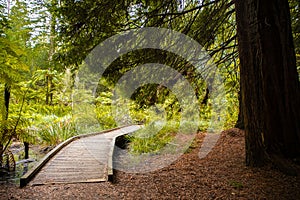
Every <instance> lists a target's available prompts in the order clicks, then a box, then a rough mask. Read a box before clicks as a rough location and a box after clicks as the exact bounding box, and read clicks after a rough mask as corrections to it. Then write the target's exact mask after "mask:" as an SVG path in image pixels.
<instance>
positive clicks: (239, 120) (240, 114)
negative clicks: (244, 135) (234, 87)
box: [235, 89, 245, 130]
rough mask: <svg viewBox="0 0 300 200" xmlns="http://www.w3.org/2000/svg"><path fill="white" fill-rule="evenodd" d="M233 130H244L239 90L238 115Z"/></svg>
mask: <svg viewBox="0 0 300 200" xmlns="http://www.w3.org/2000/svg"><path fill="white" fill-rule="evenodd" d="M235 128H239V129H243V130H244V129H245V123H244V114H243V107H242V95H241V89H240V92H239V115H238V119H237V121H236V124H235Z"/></svg>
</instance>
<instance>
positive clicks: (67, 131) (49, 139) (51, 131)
mask: <svg viewBox="0 0 300 200" xmlns="http://www.w3.org/2000/svg"><path fill="white" fill-rule="evenodd" d="M39 120H40V121H36V122H35V123H36V126H34V127H31V130H32V131H34V132H36V133H37V135H38V137H39V139H40V140H41V141H42V143H46V144H48V145H57V144H59V143H60V142H63V141H65V140H67V139H68V138H70V137H73V136H75V135H77V130H76V126H75V123H74V121H73V119H72V117H71V116H69V115H66V116H64V117H58V116H56V115H47V116H44V117H41V118H40V119H39Z"/></svg>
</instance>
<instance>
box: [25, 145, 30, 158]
mask: <svg viewBox="0 0 300 200" xmlns="http://www.w3.org/2000/svg"><path fill="white" fill-rule="evenodd" d="M24 152H25V156H24V159H28V158H29V143H28V142H24Z"/></svg>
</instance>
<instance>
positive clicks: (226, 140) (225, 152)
mask: <svg viewBox="0 0 300 200" xmlns="http://www.w3.org/2000/svg"><path fill="white" fill-rule="evenodd" d="M203 138H204V134H203V133H199V134H198V135H197V138H196V141H197V142H196V143H195V144H194V145H193V146H194V148H192V149H191V150H190V151H189V153H186V154H184V155H183V156H181V157H180V159H179V160H177V161H176V162H174V163H173V164H172V165H170V166H168V167H166V168H163V169H161V170H158V171H155V172H152V173H147V174H128V173H124V172H120V171H118V172H117V173H116V174H115V175H116V180H115V183H110V182H105V183H85V184H64V185H63V184H61V185H59V184H58V185H48V186H34V187H30V186H27V187H25V188H22V189H20V188H18V186H15V185H0V199H268V200H269V199H280V200H281V199H300V177H299V176H298V177H289V176H285V175H283V174H282V173H280V172H278V171H277V170H276V169H272V168H271V167H265V168H262V169H251V168H247V167H245V165H244V140H243V133H242V132H241V131H239V130H237V129H231V130H229V131H226V132H225V133H223V134H222V137H221V138H220V139H219V141H218V144H217V146H216V147H215V148H214V149H213V151H212V152H211V153H209V154H208V156H207V157H205V158H204V159H201V160H200V159H199V157H198V153H199V147H200V144H201V141H202V140H203ZM299 173H300V170H299Z"/></svg>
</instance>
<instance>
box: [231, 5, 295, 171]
mask: <svg viewBox="0 0 300 200" xmlns="http://www.w3.org/2000/svg"><path fill="white" fill-rule="evenodd" d="M235 5H236V18H237V28H238V29H237V33H238V41H239V56H240V65H241V66H240V75H241V106H242V111H243V116H244V123H245V134H246V136H245V139H246V164H247V165H250V166H259V165H262V164H264V163H265V162H266V161H269V160H270V158H271V159H272V158H273V155H275V156H276V157H277V156H279V157H285V158H295V157H298V156H299V155H300V123H299V121H300V107H299V105H300V96H299V95H300V88H299V80H298V75H297V70H296V62H295V53H294V48H293V40H292V33H291V25H290V15H289V6H288V1H287V0H273V1H268V0H236V2H235Z"/></svg>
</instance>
